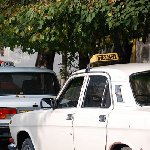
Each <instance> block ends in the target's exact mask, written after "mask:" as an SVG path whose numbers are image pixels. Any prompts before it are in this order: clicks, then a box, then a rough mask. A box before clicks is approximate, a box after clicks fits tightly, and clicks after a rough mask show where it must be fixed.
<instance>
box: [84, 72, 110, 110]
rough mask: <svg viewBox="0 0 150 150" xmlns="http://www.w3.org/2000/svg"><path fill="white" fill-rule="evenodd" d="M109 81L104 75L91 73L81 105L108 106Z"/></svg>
mask: <svg viewBox="0 0 150 150" xmlns="http://www.w3.org/2000/svg"><path fill="white" fill-rule="evenodd" d="M110 104H111V99H110V92H109V82H108V79H107V77H106V76H102V75H92V76H90V81H89V84H88V87H87V91H86V93H85V98H84V104H83V107H101V108H108V107H110Z"/></svg>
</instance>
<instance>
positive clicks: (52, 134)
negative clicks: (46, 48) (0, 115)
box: [10, 63, 150, 150]
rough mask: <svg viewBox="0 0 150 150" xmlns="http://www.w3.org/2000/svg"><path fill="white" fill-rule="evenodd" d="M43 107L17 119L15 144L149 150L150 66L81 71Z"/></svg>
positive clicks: (44, 148) (35, 149) (41, 148)
mask: <svg viewBox="0 0 150 150" xmlns="http://www.w3.org/2000/svg"><path fill="white" fill-rule="evenodd" d="M48 104H49V105H48ZM48 106H50V108H48ZM41 107H43V109H41V110H35V111H32V112H27V113H22V114H17V115H14V116H13V117H12V119H11V122H10V131H11V135H12V137H13V139H14V144H13V147H14V148H17V149H18V150H26V149H30V150H50V149H52V150H60V149H62V150H91V149H94V150H149V149H150V148H149V147H150V143H149V141H150V64H149V63H141V64H139V63H135V64H132V63H131V64H116V65H109V66H101V67H94V68H88V69H83V70H79V71H77V72H75V73H73V74H72V75H71V76H70V77H69V79H68V80H67V82H66V83H65V85H64V86H63V88H62V89H61V91H60V92H59V94H58V95H57V97H56V99H43V100H42V101H41Z"/></svg>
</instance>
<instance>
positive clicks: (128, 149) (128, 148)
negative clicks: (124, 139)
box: [121, 147, 132, 150]
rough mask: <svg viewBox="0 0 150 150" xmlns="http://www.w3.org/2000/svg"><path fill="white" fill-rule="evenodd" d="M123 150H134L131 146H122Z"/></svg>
mask: <svg viewBox="0 0 150 150" xmlns="http://www.w3.org/2000/svg"><path fill="white" fill-rule="evenodd" d="M121 150H132V149H131V148H130V147H122V148H121Z"/></svg>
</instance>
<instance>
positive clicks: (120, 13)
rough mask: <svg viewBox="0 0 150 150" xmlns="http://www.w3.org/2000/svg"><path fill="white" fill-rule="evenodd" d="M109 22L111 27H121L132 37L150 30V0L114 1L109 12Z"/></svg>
mask: <svg viewBox="0 0 150 150" xmlns="http://www.w3.org/2000/svg"><path fill="white" fill-rule="evenodd" d="M107 15H108V17H107V23H108V24H109V27H110V28H111V29H114V28H118V27H119V28H121V29H122V30H125V31H127V32H128V33H130V34H131V36H132V37H138V36H141V35H142V34H143V33H144V32H143V31H144V30H146V31H145V32H147V33H149V32H150V26H149V24H150V1H149V0H127V1H125V0H124V1H120V2H116V3H112V4H111V5H110V9H109V12H108V13H107Z"/></svg>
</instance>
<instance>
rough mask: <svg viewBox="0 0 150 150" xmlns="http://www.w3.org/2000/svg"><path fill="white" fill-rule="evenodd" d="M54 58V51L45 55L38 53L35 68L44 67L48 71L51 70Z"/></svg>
mask: <svg viewBox="0 0 150 150" xmlns="http://www.w3.org/2000/svg"><path fill="white" fill-rule="evenodd" d="M54 58H55V52H54V51H50V52H48V53H46V54H43V53H38V56H37V60H36V64H35V66H37V67H46V68H48V69H51V70H53V64H54Z"/></svg>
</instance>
